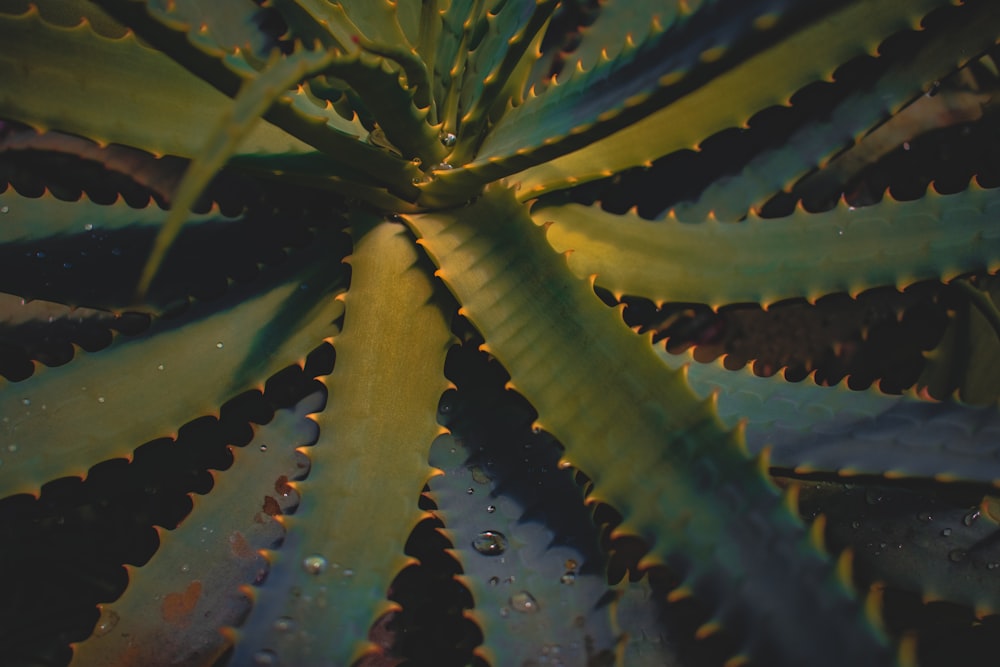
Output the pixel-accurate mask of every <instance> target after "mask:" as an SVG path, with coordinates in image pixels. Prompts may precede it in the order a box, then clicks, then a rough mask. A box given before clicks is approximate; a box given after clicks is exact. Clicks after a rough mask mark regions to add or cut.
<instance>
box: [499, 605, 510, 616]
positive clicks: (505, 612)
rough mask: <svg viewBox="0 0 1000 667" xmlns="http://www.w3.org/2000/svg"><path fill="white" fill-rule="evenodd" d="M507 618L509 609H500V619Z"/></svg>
mask: <svg viewBox="0 0 1000 667" xmlns="http://www.w3.org/2000/svg"><path fill="white" fill-rule="evenodd" d="M508 616H510V609H507V607H500V617H501V618H507V617H508Z"/></svg>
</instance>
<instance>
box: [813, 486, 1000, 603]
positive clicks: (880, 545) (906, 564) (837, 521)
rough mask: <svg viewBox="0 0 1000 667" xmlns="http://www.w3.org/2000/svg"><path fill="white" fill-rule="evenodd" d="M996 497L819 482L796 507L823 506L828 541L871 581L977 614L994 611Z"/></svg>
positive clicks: (999, 596)
mask: <svg viewBox="0 0 1000 667" xmlns="http://www.w3.org/2000/svg"><path fill="white" fill-rule="evenodd" d="M996 502H997V501H996V498H990V497H987V498H986V499H985V500H984V501H983V502H982V503H981V504H980V506H979V507H976V506H975V505H971V506H970V505H963V504H962V503H961V502H956V501H955V500H953V499H951V498H949V497H948V495H947V494H946V493H942V494H932V495H931V496H930V497H929V498H928V497H927V496H926V495H921V494H919V493H915V492H914V491H912V490H910V489H905V488H898V487H895V488H894V487H863V486H854V485H847V486H846V488H845V485H842V484H830V483H822V482H820V483H816V484H813V483H810V484H808V485H803V487H802V492H801V503H802V508H803V510H804V511H805V512H808V513H814V512H822V515H823V517H824V521H825V523H826V534H827V539H828V540H829V541H830V542H832V543H836V544H840V545H844V546H846V547H848V548H850V549H851V550H852V552H853V553H854V560H855V562H856V563H857V566H856V567H857V568H858V570H863V571H865V572H868V573H870V574H869V575H868V576H870V577H872V578H874V579H876V580H877V581H878V582H879V583H878V584H877V586H879V587H882V586H886V587H890V588H893V589H896V590H902V591H907V592H909V593H911V594H916V595H919V596H920V597H921V598H922V599H923V600H924V601H925V602H935V601H939V600H946V601H948V602H952V603H956V604H961V605H964V606H966V607H971V608H972V610H973V612H974V613H975V615H976V616H977V617H979V618H983V617H985V616H989V615H993V614H996V613H997V612H1000V590H998V589H997V585H996V570H997V568H998V567H1000V544H998V542H997V540H996V535H997V531H998V530H1000V525H998V522H997V515H996V506H997V505H996Z"/></svg>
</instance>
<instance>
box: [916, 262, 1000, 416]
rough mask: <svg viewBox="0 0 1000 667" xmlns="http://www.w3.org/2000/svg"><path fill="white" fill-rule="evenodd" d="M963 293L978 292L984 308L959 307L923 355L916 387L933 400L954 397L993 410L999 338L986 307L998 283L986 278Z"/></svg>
mask: <svg viewBox="0 0 1000 667" xmlns="http://www.w3.org/2000/svg"><path fill="white" fill-rule="evenodd" d="M967 289H968V290H971V291H974V292H978V293H979V294H980V295H981V296H980V297H979V298H980V299H984V300H986V301H987V305H985V306H984V307H977V305H976V299H975V298H972V299H969V300H968V301H966V302H965V303H964V304H962V305H960V306H959V308H958V310H957V312H956V313H955V314H954V315H953V316H952V319H951V323H950V324H949V325H948V328H947V329H946V330H945V332H944V337H943V338H942V339H941V342H940V343H938V345H937V347H936V348H934V349H933V350H932V351H931V352H930V353H928V354H927V365H926V366H925V367H924V371H923V373H921V375H920V378H919V379H918V380H917V387H918V388H920V389H924V390H926V391H927V393H928V394H930V395H931V396H933V397H935V398H937V399H946V398H949V397H951V396H953V395H954V396H956V397H957V398H958V399H960V400H962V401H964V402H966V403H972V404H974V405H994V406H995V405H996V404H997V401H998V400H1000V381H998V378H1000V334H998V332H997V329H996V328H995V321H996V319H995V311H996V305H992V308H991V307H990V305H991V304H995V303H996V301H997V299H998V297H1000V282H998V281H997V280H996V279H995V278H988V279H987V280H986V281H985V283H984V284H982V285H981V286H980V287H975V286H972V285H967ZM984 310H985V311H986V312H984ZM990 310H992V311H993V313H990Z"/></svg>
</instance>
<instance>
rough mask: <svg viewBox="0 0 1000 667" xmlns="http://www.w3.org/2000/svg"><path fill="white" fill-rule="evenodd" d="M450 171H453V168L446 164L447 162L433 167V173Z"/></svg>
mask: <svg viewBox="0 0 1000 667" xmlns="http://www.w3.org/2000/svg"><path fill="white" fill-rule="evenodd" d="M450 169H454V167H453V166H451V165H450V164H448V163H447V162H442V163H440V164H436V165H434V171H448V170H450Z"/></svg>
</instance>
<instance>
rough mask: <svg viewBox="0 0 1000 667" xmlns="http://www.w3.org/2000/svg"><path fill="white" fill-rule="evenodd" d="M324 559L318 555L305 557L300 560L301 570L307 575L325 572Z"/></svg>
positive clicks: (325, 563) (325, 564)
mask: <svg viewBox="0 0 1000 667" xmlns="http://www.w3.org/2000/svg"><path fill="white" fill-rule="evenodd" d="M326 568H327V562H326V559H325V558H323V557H322V556H320V555H318V554H314V555H312V556H306V557H305V558H303V559H302V569H303V570H305V571H306V572H307V573H309V574H322V573H323V572H326Z"/></svg>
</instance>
